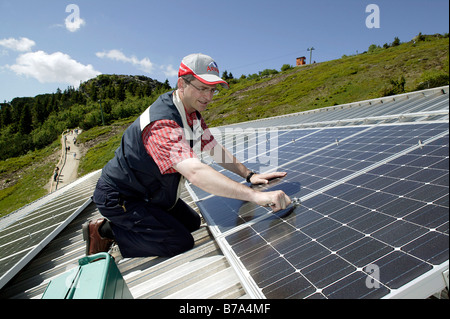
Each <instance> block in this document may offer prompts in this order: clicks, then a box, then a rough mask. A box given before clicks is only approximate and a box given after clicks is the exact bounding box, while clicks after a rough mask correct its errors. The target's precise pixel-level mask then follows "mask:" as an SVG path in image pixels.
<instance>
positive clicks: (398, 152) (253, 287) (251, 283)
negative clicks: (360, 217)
mask: <svg viewBox="0 0 450 319" xmlns="http://www.w3.org/2000/svg"><path fill="white" fill-rule="evenodd" d="M408 125H410V126H409V128H420V127H425V126H426V125H425V126H423V124H421V125H420V126H415V125H417V124H416V123H413V124H408ZM411 125H413V126H411ZM434 125H436V124H434ZM437 125H438V126H439V124H437ZM444 125H447V128H448V123H445V122H444ZM388 126H389V125H388ZM398 127H400V128H401V127H403V128H404V129H405V130H407V131H409V129H408V127H407V126H406V125H405V126H402V125H400V126H399V124H398V123H397V124H395V125H393V126H391V128H398ZM371 128H372V127H371V126H369V127H368V129H367V130H364V132H370V133H372V132H373V131H371ZM419 131H420V130H419ZM391 133H392V134H393V135H395V134H397V135H398V131H395V130H392V132H391ZM411 133H412V132H411ZM422 133H423V132H422ZM358 134H362V133H361V132H360V133H358ZM358 134H355V136H356V137H358ZM410 135H411V136H409V137H407V138H406V139H405V138H401V139H399V140H398V141H397V143H400V142H401V143H405V142H407V143H408V147H401V148H399V147H395V146H390V147H388V148H384V149H383V150H382V151H386V149H388V150H389V149H391V150H390V152H389V156H382V157H381V158H375V159H374V160H373V164H371V165H365V167H363V168H361V167H358V168H357V170H356V171H355V173H354V174H350V175H348V176H346V177H343V178H340V179H338V180H337V181H336V182H333V183H329V184H328V185H327V186H325V187H322V188H319V189H317V190H316V191H313V192H311V193H310V194H308V195H307V196H304V197H303V198H302V200H307V199H314V197H315V196H320V194H322V193H323V192H326V191H327V190H328V191H332V190H334V189H335V187H336V186H337V185H343V184H344V183H345V182H347V181H349V180H352V179H353V178H358V176H361V175H363V174H365V173H367V172H369V171H371V170H373V169H376V168H379V167H381V166H383V165H389V164H387V163H389V162H390V161H395V160H397V161H398V160H399V158H401V157H402V156H406V154H408V153H411V154H410V155H408V156H407V157H408V159H409V161H410V162H411V160H412V162H414V161H416V165H420V160H422V159H419V158H418V157H417V156H415V155H414V151H415V150H418V149H421V148H422V147H423V146H424V145H433V143H435V141H439V139H440V138H442V137H443V136H445V135H447V140H448V129H447V130H446V131H445V132H444V133H442V132H441V133H439V134H437V135H436V132H434V133H430V134H425V135H423V134H419V133H418V132H414V133H412V134H410ZM419 136H425V141H422V140H419V139H418V137H419ZM336 144H339V141H337V140H336ZM393 144H395V143H393ZM283 146H285V145H283ZM372 146H373V145H372ZM370 148H371V147H367V148H366V149H362V150H363V151H364V152H369V151H370V150H371V149H370ZM324 149H327V147H325V148H324ZM378 151H380V150H378ZM439 151H441V152H442V149H439V148H436V149H435V150H434V151H433V152H439ZM441 155H442V154H441ZM361 156H363V158H364V153H361ZM365 160H367V158H366V159H365ZM402 160H403V161H405V158H403V159H402ZM312 162H316V161H315V160H313V161H312ZM443 162H445V160H444V161H441V164H440V165H441V167H445V163H443ZM447 163H448V156H447ZM325 164H326V163H325ZM394 164H396V165H404V164H402V163H401V162H399V163H397V162H394ZM447 169H448V165H447ZM400 171H401V169H398V173H400ZM416 174H418V171H414V172H413V174H410V175H412V176H413V175H416ZM447 175H448V173H447ZM341 177H342V176H341ZM435 177H436V179H435V180H438V179H439V177H438V176H437V175H436V174H435ZM422 178H423V176H422ZM441 180H443V179H442V178H441ZM418 182H420V181H411V182H410V186H411V192H414V186H417V185H419V184H418ZM369 193H371V192H368V193H366V194H365V195H366V196H364V195H361V193H359V194H358V195H359V196H361V197H362V198H366V199H367V197H368V196H369V195H370V194H369ZM447 193H448V185H447ZM348 195H350V194H348ZM354 195H355V193H353V196H354ZM350 198H353V200H354V199H355V197H350ZM447 202H448V200H447ZM203 204H204V203H202V201H200V202H199V203H198V205H199V208H200V210H201V211H202V213H203V211H204V210H205V208H204V207H201V206H202V205H203ZM220 206H222V205H220ZM367 212H369V210H367ZM274 215H275V214H274ZM309 215H311V213H309ZM268 216H269V213H267V214H261V215H260V216H257V217H256V218H255V219H253V220H251V221H247V222H246V223H242V224H238V225H234V227H232V228H231V229H226V230H225V231H224V232H223V231H222V230H220V229H218V228H217V226H216V225H215V224H214V221H212V223H211V224H212V226H213V233H215V236H216V238H217V240H218V242H219V245H220V246H223V247H224V248H225V249H224V251H226V252H227V253H226V255H227V257H228V259H229V260H231V263H232V264H234V265H236V267H237V269H244V270H243V271H240V277H241V279H242V280H244V282H247V283H248V284H246V285H245V286H246V289H247V292H248V293H249V294H250V295H251V296H253V297H256V298H265V297H266V295H265V293H268V292H269V291H271V290H270V289H274V291H279V290H280V289H279V288H276V287H272V288H269V286H268V287H265V288H262V289H261V288H260V286H259V285H258V284H257V283H255V280H254V276H255V275H256V278H258V277H257V276H258V275H257V274H258V272H257V269H253V270H250V271H249V270H248V269H246V266H244V264H243V263H242V261H241V258H240V256H238V255H236V254H235V253H234V252H233V251H234V247H232V245H230V242H229V241H230V239H231V238H232V237H233V235H234V236H236V234H237V233H238V232H241V231H242V232H246V231H248V228H251V227H253V225H257V224H258V222H264V221H266V219H267V220H270V219H271V218H270V217H268ZM310 217H313V218H314V216H310ZM317 219H318V216H316V220H317ZM323 222H325V221H323ZM385 223H386V224H385V226H386V225H390V226H389V227H392V228H394V229H395V226H396V224H398V223H400V221H397V220H396V219H395V218H392V217H391V218H387V220H386V221H385ZM369 224H370V223H369ZM344 225H345V224H344ZM311 227H312V226H311ZM315 227H317V225H315ZM341 228H342V227H341ZM412 228H414V227H412ZM416 228H417V227H416ZM447 228H448V226H447ZM329 229H332V227H331V228H329ZM388 229H389V228H387V229H386V230H385V232H386V234H383V232H382V231H379V233H378V234H377V236H379V237H383V236H388V235H389V234H391V235H392V231H391V232H389V231H388ZM214 230H215V231H214ZM324 231H326V230H324ZM339 231H347V232H348V231H349V230H348V229H344V228H343V229H339ZM416 231H417V229H416ZM332 232H333V231H330V233H332ZM422 233H423V230H422V232H421V234H422ZM447 233H448V231H447ZM333 235H334V236H337V234H336V235H335V234H333ZM409 235H411V234H408V233H405V236H409ZM227 236H228V237H227ZM253 240H255V238H253ZM315 240H316V239H315ZM364 240H366V239H364ZM370 240H371V241H372V242H373V241H374V240H376V239H370ZM403 240H406V239H403ZM313 242H314V243H315V242H316V241H313ZM391 250H392V252H391V254H392V253H394V252H395V248H392V249H391ZM447 250H448V248H447ZM267 252H268V251H267V250H265V249H263V248H261V249H260V251H259V253H261V254H264V253H267ZM397 255H398V254H397V253H396V254H393V255H392V256H391V257H392V262H393V263H399V265H402V262H403V259H404V258H406V257H397ZM248 256H250V255H248ZM258 256H259V255H258V254H256V257H255V256H251V257H252V258H254V260H255V261H256V260H258ZM331 256H333V257H330V256H326V257H324V258H330V259H334V260H338V259H336V258H338V257H339V256H338V257H336V256H335V255H334V254H332V255H331ZM391 257H389V258H391ZM247 258H250V257H247ZM386 258H387V257H386ZM411 258H413V257H411ZM244 260H245V259H244ZM245 263H246V264H247V263H248V260H245ZM266 266H267V265H266ZM273 267H276V266H275V265H274V266H273ZM417 267H418V269H420V271H422V270H423V269H425V268H426V270H427V271H428V272H429V267H425V266H417ZM424 267H425V268H424ZM445 267H447V268H448V261H447V263H446V265H445V263H444V264H443V265H439V266H435V268H439V269H440V270H441V269H443V268H445ZM261 269H262V268H261ZM388 270H389V269H388V268H386V269H384V270H383V271H386V272H387V271H388ZM440 270H438V271H437V272H436V273H439V271H440ZM355 271H356V272H355ZM266 272H267V271H266ZM357 272H359V273H360V274H359V275H357V274H356V273H357ZM310 273H311V274H314V270H313V269H312V268H311V272H310ZM439 275H440V274H439ZM291 276H292V280H297V281H298V280H302V279H299V278H300V277H299V276H298V275H297V276H295V273H294V274H292V275H289V276H288V277H291ZM347 276H348V278H353V277H355V278H361V276H365V277H367V276H368V275H367V273H365V272H363V271H362V269H360V267H359V268H358V267H356V270H354V271H352V272H350V273H349V274H347ZM416 277H417V278H416V279H414V280H413V282H412V283H407V285H421V286H423V285H426V284H424V280H423V279H421V276H416ZM434 277H436V275H434ZM294 278H295V279H294ZM346 278H347V277H346ZM283 280H284V281H286V280H287V279H286V280H285V279H283ZM345 280H347V279H345ZM434 280H436V279H434ZM306 282H308V280H306ZM393 282H394V283H395V280H394V279H393ZM396 284H397V283H396ZM403 284H404V283H402V285H403ZM309 287H310V288H307V287H306V288H305V291H306V290H307V291H309V292H310V293H311V294H310V295H308V296H307V297H311V298H314V297H318V296H319V297H325V296H324V295H323V294H322V291H321V288H318V289H317V287H316V288H315V289H314V291H313V290H312V289H311V287H312V286H309ZM277 289H278V290H277ZM325 289H329V288H325ZM359 289H362V288H361V287H359ZM382 290H383V291H384V294H383V293H380V292H381V290H379V291H378V293H377V294H373V293H372V292H368V294H367V296H372V297H374V296H376V297H377V298H383V297H384V298H386V296H387V297H388V298H390V297H396V296H397V297H398V296H405V295H410V292H407V293H405V292H401V293H399V292H398V291H396V290H395V289H391V290H389V289H387V288H386V287H384V289H382ZM406 291H411V290H406ZM326 292H328V290H327V291H326ZM333 294H334V293H333ZM296 296H298V294H297V295H296ZM336 296H339V294H337V293H336ZM364 296H365V295H364ZM272 297H273V295H272ZM329 297H331V295H330V296H329Z"/></svg>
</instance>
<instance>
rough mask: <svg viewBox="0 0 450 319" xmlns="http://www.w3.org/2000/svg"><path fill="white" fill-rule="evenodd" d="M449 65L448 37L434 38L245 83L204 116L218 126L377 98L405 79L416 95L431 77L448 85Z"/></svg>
mask: <svg viewBox="0 0 450 319" xmlns="http://www.w3.org/2000/svg"><path fill="white" fill-rule="evenodd" d="M448 61H449V39H448V37H447V38H440V37H435V38H434V37H432V38H429V39H428V40H427V41H419V42H416V43H413V42H412V41H411V42H408V43H403V44H401V45H399V46H395V47H390V48H387V49H383V48H376V49H375V50H373V51H372V52H367V53H364V54H359V55H355V56H350V57H343V58H341V59H338V60H333V61H327V62H323V63H317V64H312V65H306V66H301V67H296V68H293V69H290V70H287V71H284V72H281V73H279V74H276V75H272V76H268V77H259V78H257V79H252V80H248V79H240V80H238V81H237V82H236V83H232V85H231V88H230V89H229V90H226V91H221V93H220V94H219V95H218V96H217V97H216V99H215V100H214V102H213V103H212V104H211V105H210V107H209V108H208V111H207V112H205V114H204V117H205V119H206V122H207V123H208V124H209V125H211V126H217V125H225V124H231V123H237V122H243V121H248V120H255V119H259V118H265V117H268V116H275V115H282V114H288V113H293V112H301V111H306V110H310V109H315V108H319V107H326V106H332V105H338V104H345V103H350V102H354V101H360V100H366V99H371V98H376V97H379V96H383V95H386V94H388V93H389V91H392V90H393V89H395V86H396V85H398V84H401V81H402V77H404V79H405V84H404V92H408V91H414V90H416V89H417V88H418V87H419V85H420V83H422V82H425V81H426V80H427V79H429V78H432V79H434V78H436V77H441V78H442V77H443V78H444V82H445V78H446V81H447V82H446V83H440V84H439V85H445V84H448ZM425 85H426V84H425ZM424 88H425V87H424ZM394 91H395V90H394ZM395 93H402V92H397V91H395Z"/></svg>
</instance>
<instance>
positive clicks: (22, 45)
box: [0, 38, 36, 52]
mask: <svg viewBox="0 0 450 319" xmlns="http://www.w3.org/2000/svg"><path fill="white" fill-rule="evenodd" d="M0 45H1V46H4V47H5V48H8V49H11V50H14V51H19V52H27V51H31V48H32V47H33V46H35V45H36V42H34V41H33V40H30V39H28V38H20V39H19V40H17V39H14V38H9V39H2V40H0Z"/></svg>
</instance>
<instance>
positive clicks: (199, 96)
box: [179, 79, 216, 113]
mask: <svg viewBox="0 0 450 319" xmlns="http://www.w3.org/2000/svg"><path fill="white" fill-rule="evenodd" d="M181 81H182V82H183V86H180V85H179V87H180V91H181V93H182V94H181V100H182V101H183V104H184V107H185V108H186V111H187V112H188V113H192V112H194V111H199V112H203V111H205V110H206V108H207V107H208V104H209V103H211V101H212V99H213V96H214V91H215V89H216V86H215V85H207V84H204V83H202V82H200V81H199V80H197V79H195V80H192V81H191V82H190V83H188V82H186V81H184V80H181Z"/></svg>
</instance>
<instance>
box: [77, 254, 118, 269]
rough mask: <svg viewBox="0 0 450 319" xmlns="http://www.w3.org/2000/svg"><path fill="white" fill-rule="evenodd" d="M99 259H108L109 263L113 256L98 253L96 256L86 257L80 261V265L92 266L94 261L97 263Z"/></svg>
mask: <svg viewBox="0 0 450 319" xmlns="http://www.w3.org/2000/svg"><path fill="white" fill-rule="evenodd" d="M99 259H108V261H109V260H110V259H111V255H110V254H108V253H98V254H95V255H90V256H86V257H83V258H80V259H78V265H80V266H84V265H87V264H90V263H92V262H94V261H97V260H99Z"/></svg>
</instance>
